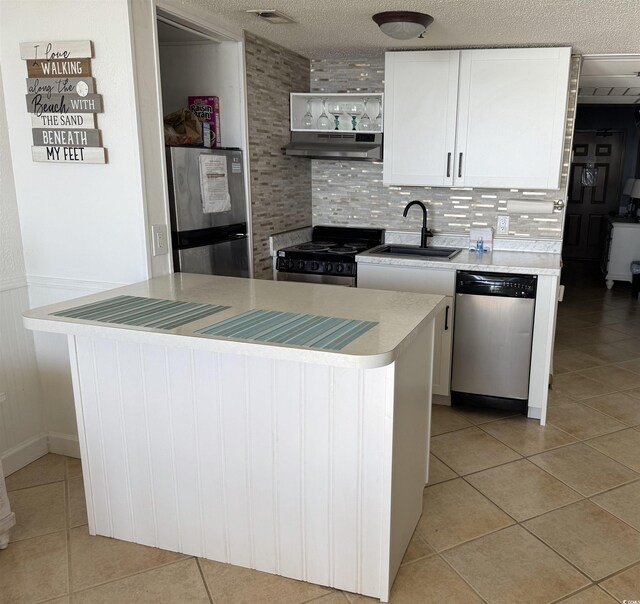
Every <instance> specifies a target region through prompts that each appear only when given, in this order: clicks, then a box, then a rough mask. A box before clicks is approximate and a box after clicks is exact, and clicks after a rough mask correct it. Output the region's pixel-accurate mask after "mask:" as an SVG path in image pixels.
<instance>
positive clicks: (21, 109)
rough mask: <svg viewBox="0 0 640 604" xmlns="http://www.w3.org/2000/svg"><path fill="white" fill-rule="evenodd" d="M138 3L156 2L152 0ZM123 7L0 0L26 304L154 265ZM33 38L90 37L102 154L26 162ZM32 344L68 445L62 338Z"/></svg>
mask: <svg viewBox="0 0 640 604" xmlns="http://www.w3.org/2000/svg"><path fill="white" fill-rule="evenodd" d="M136 2H137V0H136ZM137 3H139V4H143V3H144V4H145V6H147V7H151V6H152V4H151V2H150V0H145V1H144V2H143V1H142V0H140V2H137ZM129 8H130V7H129V3H128V2H127V0H58V1H47V2H42V1H38V0H2V2H0V64H2V83H3V86H4V92H5V105H6V117H7V125H8V133H9V141H10V145H11V154H10V157H9V154H8V152H6V151H5V152H3V154H2V164H3V170H6V169H7V166H8V165H9V164H8V161H9V159H11V160H12V169H13V175H14V179H15V190H16V199H17V209H18V212H19V218H20V231H21V233H22V242H23V248H24V263H25V268H24V271H25V273H26V278H27V281H28V283H29V285H30V292H29V294H30V299H31V305H32V306H40V305H43V304H49V303H52V302H55V301H58V300H61V299H65V298H73V297H78V296H81V295H84V294H86V293H91V292H93V291H96V290H102V289H107V288H110V287H115V286H117V285H120V284H125V283H131V282H135V281H141V280H144V279H146V278H147V277H148V276H149V273H150V264H151V260H150V258H149V255H148V253H147V246H148V242H147V237H146V232H147V228H146V212H145V204H144V194H143V177H142V170H141V159H140V153H141V151H140V139H139V135H138V116H137V103H136V95H135V87H134V70H133V53H132V35H131V24H130V16H129ZM152 24H153V25H154V23H153V22H152ZM34 40H61V41H64V40H92V42H93V46H94V58H93V59H92V70H93V75H94V77H95V79H96V85H97V92H98V93H100V94H102V95H103V100H104V108H105V112H104V113H102V114H99V115H98V127H99V128H100V129H101V131H102V139H103V144H104V146H105V147H106V148H107V153H108V158H109V161H108V163H107V164H104V165H101V164H96V165H90V164H78V165H73V164H48V163H35V162H32V160H31V149H30V147H31V122H30V117H29V114H28V113H27V111H26V107H25V100H24V95H25V92H26V90H25V86H26V84H25V77H26V75H27V74H26V64H25V61H23V60H21V59H20V52H19V45H20V43H21V42H27V41H34ZM149 94H151V95H152V96H153V98H156V99H157V97H156V96H155V95H154V93H153V91H150V92H149ZM2 138H3V140H6V136H5V137H2ZM3 149H4V148H3ZM10 169H11V168H9V170H10ZM160 177H161V175H160ZM161 203H164V201H163V200H162V201H161ZM14 222H15V220H14ZM14 226H15V225H14ZM16 232H17V230H16ZM165 263H166V257H165ZM5 314H6V313H5V308H4V307H3V309H2V315H3V317H4V316H5ZM36 351H37V355H38V361H39V364H40V368H41V376H40V377H41V380H42V385H43V392H44V393H45V406H46V411H45V417H46V418H47V419H46V424H47V425H46V426H45V428H46V430H47V433H48V435H49V437H50V449H51V450H55V451H58V452H61V453H65V452H67V453H69V452H70V453H72V452H74V450H75V448H76V447H75V442H74V438H75V436H76V428H75V417H74V411H73V400H72V396H71V387H70V378H69V375H70V374H69V367H68V356H67V348H66V340H65V339H64V338H62V337H56V336H53V337H51V336H49V335H48V334H47V335H45V334H38V335H37V336H36ZM5 471H7V469H6V468H5Z"/></svg>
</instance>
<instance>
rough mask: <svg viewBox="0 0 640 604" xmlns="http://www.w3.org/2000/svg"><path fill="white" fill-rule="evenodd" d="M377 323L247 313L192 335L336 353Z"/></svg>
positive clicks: (287, 314) (315, 316)
mask: <svg viewBox="0 0 640 604" xmlns="http://www.w3.org/2000/svg"><path fill="white" fill-rule="evenodd" d="M377 324H378V323H376V322H374V321H358V320H355V319H340V318H337V317H322V316H319V315H307V314H299V313H292V312H278V311H269V310H251V311H248V312H244V313H242V314H240V315H238V316H236V317H232V318H230V319H225V320H224V321H221V322H220V323H216V324H215V325H210V326H209V327H203V328H202V329H198V330H197V331H196V333H200V334H203V335H208V336H218V337H226V338H233V339H239V340H254V341H257V342H273V343H276V344H293V345H295V346H307V347H309V348H320V349H323V350H340V349H341V348H344V347H345V346H346V345H347V344H349V343H350V342H353V341H354V340H355V339H356V338H358V337H359V336H361V335H362V334H363V333H365V332H366V331H369V330H370V329H371V328H372V327H375V326H376V325H377Z"/></svg>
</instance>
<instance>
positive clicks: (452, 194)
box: [311, 55, 580, 240]
mask: <svg viewBox="0 0 640 604" xmlns="http://www.w3.org/2000/svg"><path fill="white" fill-rule="evenodd" d="M579 71H580V58H579V57H574V58H573V59H572V62H571V77H570V93H569V110H568V113H567V127H566V132H565V149H564V154H563V163H562V177H561V182H560V189H559V190H548V191H542V190H536V191H525V190H517V189H471V188H437V187H398V186H393V187H389V186H384V185H383V184H382V164H381V163H370V162H354V161H352V162H344V161H328V160H313V161H312V168H311V183H312V204H313V223H314V224H332V225H341V226H364V225H368V226H376V227H384V228H387V229H394V230H408V229H413V228H419V227H420V224H421V216H420V213H419V212H415V213H414V212H411V213H410V214H409V216H408V217H407V218H403V216H402V210H403V208H404V206H405V205H406V204H407V203H408V202H409V201H411V200H412V199H419V200H421V201H424V202H425V203H426V205H427V207H428V208H429V210H430V212H429V226H430V228H431V230H432V231H433V232H434V233H440V234H464V233H467V232H468V231H469V229H470V228H471V227H475V226H493V227H494V228H495V225H496V221H497V217H498V216H499V215H501V214H506V206H507V200H509V199H523V200H540V201H548V200H554V201H555V200H561V201H563V202H566V197H567V186H568V182H567V180H568V174H569V164H570V158H571V141H572V138H573V127H574V121H575V106H576V95H577V87H578V76H579ZM383 89H384V56H383V55H381V56H380V57H377V58H375V59H367V60H362V61H358V60H351V61H337V60H333V59H323V60H314V61H312V62H311V91H312V92H327V93H332V92H333V93H335V92H363V93H364V92H382V91H383ZM564 213H565V210H564V209H563V210H561V211H554V212H553V213H552V214H536V215H530V216H529V215H524V214H522V215H518V214H510V224H509V235H508V236H506V235H505V236H500V237H508V238H515V239H536V240H537V239H554V240H561V239H562V231H563V222H564Z"/></svg>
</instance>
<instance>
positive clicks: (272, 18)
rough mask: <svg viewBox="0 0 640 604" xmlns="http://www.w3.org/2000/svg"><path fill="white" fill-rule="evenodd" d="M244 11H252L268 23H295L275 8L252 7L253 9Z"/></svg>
mask: <svg viewBox="0 0 640 604" xmlns="http://www.w3.org/2000/svg"><path fill="white" fill-rule="evenodd" d="M246 12H248V13H253V14H254V15H257V16H258V17H260V18H261V19H264V20H265V21H268V22H269V23H273V24H274V25H282V24H284V23H295V21H294V20H293V19H292V18H291V17H289V16H287V15H285V14H284V13H281V12H280V11H279V10H275V9H272V8H265V9H260V8H254V9H250V10H247V11H246Z"/></svg>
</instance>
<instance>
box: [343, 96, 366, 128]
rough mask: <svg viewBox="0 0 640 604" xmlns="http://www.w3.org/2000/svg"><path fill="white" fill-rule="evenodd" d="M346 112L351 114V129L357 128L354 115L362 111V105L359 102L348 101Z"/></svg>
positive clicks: (356, 115)
mask: <svg viewBox="0 0 640 604" xmlns="http://www.w3.org/2000/svg"><path fill="white" fill-rule="evenodd" d="M346 112H347V113H348V114H349V115H350V116H351V130H357V129H358V127H357V126H358V122H357V120H356V117H358V116H359V115H360V114H361V113H362V106H361V105H360V103H348V104H347V109H346Z"/></svg>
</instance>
